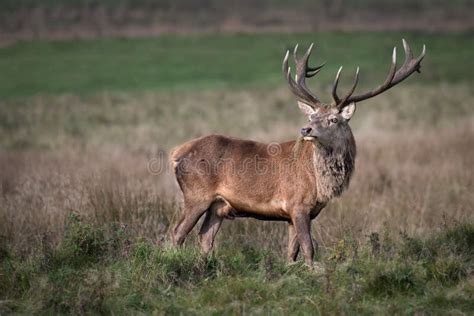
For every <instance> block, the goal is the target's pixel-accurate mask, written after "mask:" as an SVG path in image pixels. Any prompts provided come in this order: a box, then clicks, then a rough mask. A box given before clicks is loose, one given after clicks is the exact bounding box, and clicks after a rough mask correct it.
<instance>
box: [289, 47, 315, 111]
mask: <svg viewBox="0 0 474 316" xmlns="http://www.w3.org/2000/svg"><path fill="white" fill-rule="evenodd" d="M312 48H313V44H311V45H310V47H309V48H308V50H307V51H306V53H305V54H304V56H303V57H302V58H301V59H300V60H298V45H296V46H295V49H294V51H293V58H294V60H295V64H296V74H295V79H294V80H293V78H291V70H290V67H288V57H289V51H287V52H286V55H285V58H284V59H283V72H284V74H285V78H286V80H287V81H288V84H289V86H290V89H291V91H292V92H293V93H294V94H295V95H296V96H297V97H298V98H299V99H300V100H301V101H303V102H305V103H307V104H309V105H310V106H312V107H314V108H315V107H319V106H321V101H319V99H318V98H317V97H316V96H315V95H314V94H312V93H311V92H310V91H309V90H308V88H307V87H306V82H305V78H309V77H312V76H314V75H316V74H317V73H318V72H319V71H320V69H321V68H322V67H323V65H320V66H318V67H314V68H312V67H309V66H308V59H309V56H310V55H311V50H312Z"/></svg>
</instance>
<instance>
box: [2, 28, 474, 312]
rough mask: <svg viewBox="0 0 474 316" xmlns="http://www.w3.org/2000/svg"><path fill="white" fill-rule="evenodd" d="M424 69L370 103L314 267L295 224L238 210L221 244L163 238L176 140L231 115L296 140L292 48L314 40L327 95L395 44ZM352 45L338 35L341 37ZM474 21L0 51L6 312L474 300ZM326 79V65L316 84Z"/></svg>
mask: <svg viewBox="0 0 474 316" xmlns="http://www.w3.org/2000/svg"><path fill="white" fill-rule="evenodd" d="M401 37H406V38H407V39H408V40H409V42H410V43H411V45H412V48H413V50H414V51H415V53H417V52H419V51H420V50H421V44H422V43H426V45H427V49H428V54H427V57H426V60H425V61H424V63H423V67H422V74H421V75H418V74H415V75H413V77H412V78H410V79H409V80H407V81H406V82H404V83H402V84H400V86H397V87H396V88H394V89H393V90H390V91H388V92H386V93H385V94H383V95H381V96H378V97H377V98H375V99H373V100H370V101H367V102H364V103H361V104H359V106H358V109H357V112H356V114H355V117H354V119H353V120H352V121H351V126H352V128H353V131H354V134H355V138H356V141H357V144H358V157H357V161H356V173H355V176H354V178H353V180H352V182H351V186H350V188H349V190H348V191H347V192H346V193H345V194H344V195H343V196H342V197H341V198H339V199H337V200H335V201H332V202H331V203H330V204H329V205H328V207H327V208H326V209H325V210H324V211H323V212H322V214H321V215H320V216H319V217H318V218H317V220H316V221H315V222H314V223H313V236H314V238H315V240H316V241H317V242H318V243H319V252H318V267H317V268H316V269H315V271H312V272H310V271H308V270H307V269H306V268H305V267H304V266H302V265H301V263H298V264H295V265H287V264H286V263H285V262H284V260H283V259H284V257H285V255H284V254H285V247H286V226H285V224H282V223H271V222H260V221H256V220H235V221H226V222H225V223H224V225H223V227H222V229H221V231H220V233H219V235H218V241H217V249H216V252H215V253H214V254H213V255H212V256H211V257H209V258H203V257H202V256H200V255H199V252H198V250H197V249H196V247H195V244H196V242H195V238H196V236H195V232H193V233H192V234H191V236H190V238H189V240H188V241H187V242H186V247H185V248H183V249H181V250H174V249H171V248H170V247H169V229H170V227H171V226H172V225H173V223H174V222H175V221H176V218H177V216H179V213H180V195H179V192H178V190H177V187H176V185H175V183H174V181H173V178H172V176H171V175H170V172H169V170H168V169H167V167H166V166H167V164H166V161H165V159H166V153H167V151H168V150H169V149H170V148H171V147H173V146H176V145H177V144H179V143H181V142H183V141H186V140H188V139H191V138H193V137H197V136H200V135H203V134H207V133H211V132H217V133H224V134H228V135H233V136H237V137H241V138H251V139H255V140H259V141H265V142H272V141H283V140H288V139H294V138H296V136H297V133H298V130H299V128H300V127H301V126H302V125H303V124H304V123H305V118H304V117H303V116H302V115H301V114H300V113H299V111H298V109H297V107H296V106H295V101H294V99H293V97H292V96H291V95H290V93H289V92H288V89H287V87H286V86H285V82H284V79H283V76H282V75H281V70H280V67H281V66H280V63H281V59H282V57H283V54H284V51H285V50H286V49H287V48H289V47H291V46H292V45H294V44H295V43H296V42H299V43H300V44H303V43H309V42H316V43H317V44H319V47H318V48H317V50H316V51H315V53H313V60H315V61H314V63H316V62H317V61H327V64H326V66H325V68H324V69H323V71H322V72H321V74H320V75H318V79H315V80H312V81H310V84H311V87H313V88H312V89H313V90H317V91H320V92H319V94H320V95H321V96H322V98H323V100H328V99H329V98H328V96H329V95H330V84H331V82H332V79H333V76H334V75H335V72H336V70H337V68H338V67H339V65H340V64H342V65H344V69H345V73H344V74H345V80H344V81H343V82H342V89H344V88H345V87H347V85H348V83H349V82H350V80H351V79H352V76H353V73H352V71H353V70H354V69H355V67H356V66H357V65H359V66H360V67H361V88H360V89H361V90H363V89H364V88H368V87H373V86H375V85H377V84H378V83H380V82H381V81H382V80H383V79H384V76H385V74H386V71H387V70H388V66H389V64H388V63H389V61H390V52H391V46H393V45H395V44H398V46H399V48H400V50H399V59H400V60H403V56H402V54H401V45H400V44H401V42H400V39H401ZM341 48H343V49H344V50H343V49H341ZM473 53H474V44H473V42H472V34H469V33H466V34H445V35H434V34H423V33H408V34H406V33H405V34H399V33H322V34H312V35H310V34H298V35H289V34H286V35H277V34H272V35H206V36H202V35H201V36H179V37H172V36H164V37H159V38H154V39H135V40H130V39H107V40H91V41H63V42H21V43H18V44H15V45H13V46H9V47H4V48H1V49H0V95H1V96H2V97H1V99H0V134H1V135H2V138H1V139H0V185H1V187H0V188H1V191H0V313H8V312H15V313H51V312H55V313H77V314H83V313H98V312H103V313H140V312H145V313H151V312H157V313H191V314H208V313H223V312H226V313H233V314H244V313H253V314H258V313H260V314H269V313H274V314H287V313H289V312H300V313H316V314H327V313H347V314H348V313H362V314H367V313H369V314H370V313H408V314H410V313H421V314H445V313H450V314H459V313H461V314H462V313H464V314H470V313H472V312H473V311H474V304H473V303H472V302H474V275H473V271H474V270H473V267H474V266H473V259H474V248H473V247H474V218H473V214H474V212H473V205H474V194H473V193H472V187H473V184H474V174H473V172H472V161H474V116H473V115H474V111H473V102H472V98H473V96H474V90H473V79H472V74H471V69H472V65H473V63H472V60H471V56H472V55H473ZM313 81H315V82H313Z"/></svg>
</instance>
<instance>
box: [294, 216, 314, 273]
mask: <svg viewBox="0 0 474 316" xmlns="http://www.w3.org/2000/svg"><path fill="white" fill-rule="evenodd" d="M291 220H292V222H293V226H294V227H295V231H296V236H297V237H298V241H299V243H300V246H301V250H302V252H303V256H304V261H305V263H306V265H307V266H309V267H310V268H312V267H313V256H314V249H313V241H312V238H311V219H310V217H309V214H305V213H297V214H295V215H294V216H293V217H292V218H291Z"/></svg>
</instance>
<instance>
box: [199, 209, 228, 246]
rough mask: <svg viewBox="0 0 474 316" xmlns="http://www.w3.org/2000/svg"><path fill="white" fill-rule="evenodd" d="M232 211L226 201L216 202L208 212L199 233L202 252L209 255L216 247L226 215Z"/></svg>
mask: <svg viewBox="0 0 474 316" xmlns="http://www.w3.org/2000/svg"><path fill="white" fill-rule="evenodd" d="M229 211H230V207H229V206H228V205H227V204H226V203H225V202H224V201H216V202H214V203H212V205H211V207H210V208H209V209H208V210H207V212H206V217H205V218H204V222H203V224H202V226H201V230H200V231H199V243H200V244H201V251H202V252H203V253H204V254H206V255H207V254H208V253H210V252H211V251H212V248H213V247H214V239H215V238H216V235H217V232H218V231H219V228H220V227H221V224H222V220H223V219H224V216H225V214H227V213H228V212H229Z"/></svg>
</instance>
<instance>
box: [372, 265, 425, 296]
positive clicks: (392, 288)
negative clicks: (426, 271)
mask: <svg viewBox="0 0 474 316" xmlns="http://www.w3.org/2000/svg"><path fill="white" fill-rule="evenodd" d="M419 285H420V280H419V278H418V277H417V273H416V271H415V269H414V268H413V266H410V265H406V264H400V265H395V266H394V267H391V268H388V269H387V268H385V269H384V268H382V269H381V270H379V271H376V272H375V274H374V275H373V276H372V277H371V278H370V280H369V282H368V284H367V287H366V291H367V292H368V293H369V294H371V295H373V296H393V295H396V294H407V293H413V292H415V293H416V292H417V291H418V289H419Z"/></svg>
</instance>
